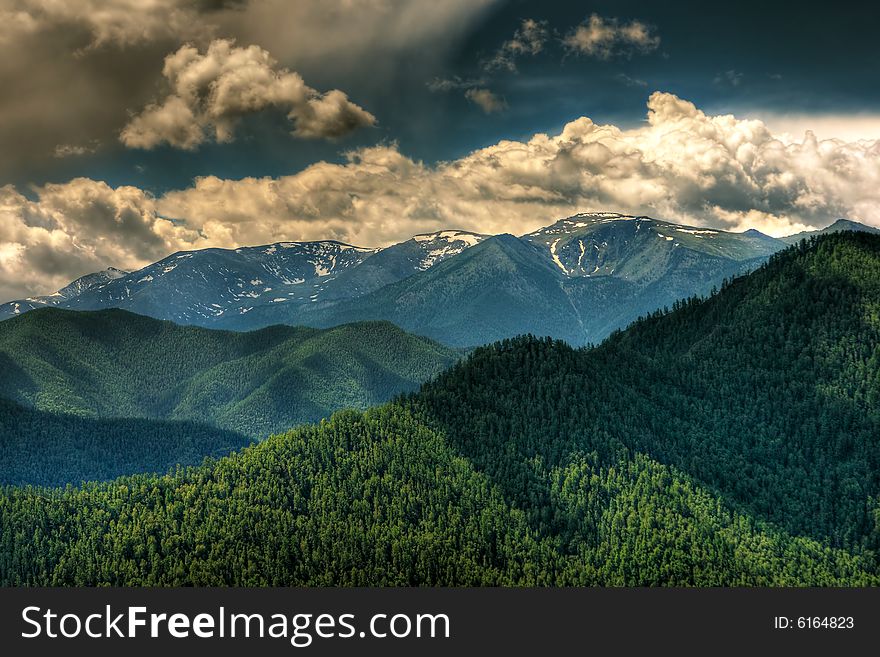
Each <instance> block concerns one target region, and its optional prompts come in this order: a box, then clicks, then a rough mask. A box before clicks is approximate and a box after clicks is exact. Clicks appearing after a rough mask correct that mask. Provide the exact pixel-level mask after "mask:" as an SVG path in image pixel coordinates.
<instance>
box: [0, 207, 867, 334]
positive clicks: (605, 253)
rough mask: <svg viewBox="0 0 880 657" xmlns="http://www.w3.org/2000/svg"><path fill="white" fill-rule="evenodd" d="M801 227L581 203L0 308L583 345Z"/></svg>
mask: <svg viewBox="0 0 880 657" xmlns="http://www.w3.org/2000/svg"><path fill="white" fill-rule="evenodd" d="M839 230H864V231H875V232H876V231H877V229H875V228H871V227H868V226H864V225H862V224H857V223H855V222H848V221H845V220H840V221H838V222H836V223H835V224H833V225H831V226H829V227H828V228H826V229H823V231H819V232H835V231H839ZM805 236H806V234H800V235H797V236H792V237H791V238H783V239H777V238H772V237H769V236H766V235H763V234H761V233H759V232H757V231H754V230H750V231H746V232H744V233H732V232H726V231H721V230H714V229H707V228H696V227H689V226H682V225H677V224H673V223H670V222H665V221H659V220H655V219H651V218H649V217H633V216H628V215H621V214H616V213H586V214H580V215H575V216H573V217H569V218H566V219H562V220H560V221H558V222H556V223H555V224H553V225H552V226H548V227H546V228H543V229H541V230H538V231H535V232H533V233H530V234H527V235H523V236H521V237H516V236H513V235H494V236H487V235H480V234H476V233H470V232H466V231H459V230H446V231H439V232H436V233H431V234H424V235H417V236H415V237H414V238H412V239H410V240H407V241H405V242H401V243H399V244H395V245H393V246H390V247H387V248H384V249H366V248H360V247H355V246H351V245H348V244H342V243H340V242H334V241H324V242H281V243H277V244H271V245H267V246H259V247H242V248H238V249H231V250H227V249H204V250H200V251H191V252H182V253H177V254H173V255H171V256H169V257H167V258H165V259H163V260H160V261H159V262H157V263H154V264H152V265H149V266H147V267H145V268H143V269H141V270H138V271H136V272H130V273H126V272H122V271H120V270H115V269H111V270H106V271H105V272H99V273H97V274H92V275H89V276H86V277H84V278H82V279H79V280H78V281H75V282H74V283H72V284H71V285H69V286H67V287H66V288H64V289H63V290H60V291H59V292H57V293H56V294H54V295H51V296H48V297H35V298H30V299H25V300H20V301H14V302H9V303H6V304H3V305H0V319H2V318H9V317H13V316H16V315H18V314H22V313H24V312H27V311H29V310H32V309H34V308H38V307H45V306H56V307H62V308H69V309H73V310H100V309H106V308H121V309H124V310H129V311H131V312H134V313H137V314H141V315H146V316H149V317H154V318H157V319H167V320H171V321H174V322H176V323H179V324H193V325H197V326H203V327H208V328H224V329H232V330H239V331H244V330H253V329H259V328H264V327H267V326H271V325H273V324H288V325H303V326H312V327H324V328H326V327H332V326H336V325H339V324H344V323H350V322H355V321H362V320H388V321H391V322H394V323H395V324H397V325H398V326H400V327H401V328H404V329H405V330H407V331H410V332H413V333H417V334H420V335H424V336H428V337H431V338H433V339H435V340H438V341H440V342H443V343H445V344H449V345H453V346H475V345H478V344H485V343H487V342H491V341H494V340H498V339H502V338H505V337H511V336H514V335H518V334H524V333H532V334H537V335H549V336H553V337H556V338H560V339H564V340H566V341H568V342H570V343H572V344H575V345H582V344H587V343H596V342H599V341H600V340H602V339H604V338H605V337H606V336H607V335H609V334H610V333H611V332H612V331H613V330H615V329H619V328H623V327H625V326H626V325H628V324H629V323H630V322H632V321H633V320H635V319H636V318H638V317H639V316H641V315H644V314H646V313H649V312H651V311H653V310H655V309H657V308H662V307H664V306H669V305H670V304H672V303H673V302H674V301H676V300H678V299H682V298H687V297H690V296H692V295H694V294H697V295H705V294H707V293H709V292H710V291H711V289H712V288H713V287H717V286H719V285H721V283H722V282H723V281H724V280H725V279H727V278H731V277H734V276H737V275H739V274H741V273H744V272H746V271H749V270H751V269H754V268H755V267H757V266H758V265H759V264H761V263H762V262H764V261H765V260H766V259H767V258H768V257H769V256H770V254H772V253H775V252H776V251H779V250H780V249H782V248H784V247H785V246H787V243H788V242H792V241H797V240H798V239H802V238H803V237H805Z"/></svg>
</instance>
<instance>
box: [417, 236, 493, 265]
mask: <svg viewBox="0 0 880 657" xmlns="http://www.w3.org/2000/svg"><path fill="white" fill-rule="evenodd" d="M486 237H487V236H486V235H480V234H478V233H471V232H468V231H466V230H440V231H437V232H435V233H422V234H420V235H416V236H414V237H413V240H415V241H416V242H417V243H418V244H419V246H421V247H422V250H423V251H424V252H425V256H424V257H423V258H422V260H421V262H420V263H419V265H418V268H419V269H421V270H425V269H428V268H429V267H433V266H434V265H436V264H437V263H438V262H441V261H442V260H445V259H446V258H449V257H451V256H455V255H458V254H459V253H461V252H462V251H464V250H465V249H469V248H470V247H472V246H475V245H477V244H479V243H480V242H482V241H483V240H484V239H486Z"/></svg>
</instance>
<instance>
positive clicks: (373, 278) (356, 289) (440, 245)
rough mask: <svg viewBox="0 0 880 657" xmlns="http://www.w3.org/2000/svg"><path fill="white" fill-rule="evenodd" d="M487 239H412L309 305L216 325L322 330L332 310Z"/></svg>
mask: <svg viewBox="0 0 880 657" xmlns="http://www.w3.org/2000/svg"><path fill="white" fill-rule="evenodd" d="M486 237H487V236H486V235H479V234H476V233H470V232H467V231H461V230H445V231H439V232H436V233H426V234H422V235H416V236H415V237H413V238H412V239H409V240H407V241H405V242H401V243H399V244H394V245H392V246H389V247H387V248H385V249H380V250H378V251H376V252H375V253H374V254H372V255H370V256H369V257H368V258H365V259H364V260H363V261H362V262H361V263H360V264H359V265H358V266H356V267H349V268H346V269H343V270H341V271H339V272H335V273H334V274H333V275H331V276H328V277H327V278H326V280H323V281H322V282H321V285H320V286H317V285H315V286H312V288H311V291H312V294H311V295H310V296H309V297H308V298H307V299H302V298H300V299H295V300H292V301H293V302H292V303H291V302H288V303H285V304H283V305H278V304H268V303H263V304H260V305H256V306H254V308H253V310H252V311H248V312H247V313H246V314H243V313H229V314H227V315H225V316H222V317H218V318H217V320H216V322H215V323H214V324H213V325H215V326H218V327H222V328H229V329H245V330H246V329H249V328H256V327H261V326H270V325H272V324H309V325H321V324H322V322H321V321H320V320H319V319H315V318H316V317H320V316H322V314H323V313H325V311H326V309H327V308H328V307H336V306H338V305H340V304H341V303H342V302H345V301H346V300H349V299H355V298H358V297H362V296H364V295H367V294H369V293H371V292H374V291H376V290H379V289H381V288H383V287H384V286H386V285H390V284H392V283H396V282H397V281H400V280H403V279H405V278H408V277H410V276H412V275H413V274H417V273H418V272H421V271H425V270H427V269H429V268H430V267H433V266H434V265H436V264H439V263H441V262H443V261H444V260H446V259H448V258H451V257H454V256H456V255H458V254H460V253H461V252H462V251H464V250H465V249H467V248H469V247H471V246H473V245H475V244H479V243H480V242H481V241H482V240H484V239H485V238H486Z"/></svg>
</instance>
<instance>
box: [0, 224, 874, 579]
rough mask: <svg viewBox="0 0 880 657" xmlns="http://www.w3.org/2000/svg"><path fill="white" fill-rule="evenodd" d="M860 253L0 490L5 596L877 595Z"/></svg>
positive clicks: (806, 252)
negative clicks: (183, 446)
mask: <svg viewBox="0 0 880 657" xmlns="http://www.w3.org/2000/svg"><path fill="white" fill-rule="evenodd" d="M878 437H880V237H877V236H872V235H868V234H841V235H830V236H824V237H820V238H818V239H814V240H811V241H810V242H809V243H803V244H800V245H798V246H796V247H792V248H791V249H789V250H787V251H786V252H784V253H782V254H780V255H778V256H774V257H773V258H772V259H771V260H770V262H769V263H768V264H767V265H766V266H764V267H763V268H761V269H760V270H758V271H757V272H755V273H753V274H751V275H749V276H747V277H744V278H740V279H736V280H735V281H733V282H732V283H728V284H725V285H724V287H723V289H722V290H721V291H720V292H719V293H718V294H717V295H714V296H712V297H711V298H709V299H708V300H705V301H700V300H696V299H692V300H690V301H686V302H682V303H677V304H676V305H675V308H674V309H672V311H671V312H668V313H665V312H658V313H656V314H655V315H654V316H652V317H650V318H647V319H644V320H642V321H640V322H638V323H637V324H636V325H634V326H632V327H631V328H630V329H628V330H627V331H624V332H622V333H618V334H614V335H613V336H612V337H611V338H610V339H609V340H608V341H607V342H605V343H603V344H602V345H600V346H599V347H596V348H592V349H577V350H576V349H572V348H571V347H569V346H567V345H565V344H563V343H561V342H557V341H553V340H549V339H538V338H534V337H531V336H526V337H522V338H517V339H514V340H507V341H504V342H501V343H497V344H494V345H490V346H487V347H483V348H480V349H478V350H476V351H474V352H473V353H472V354H471V355H470V356H469V357H468V358H467V359H466V360H465V361H463V362H461V363H459V364H457V365H455V366H453V367H452V368H451V369H449V370H448V371H446V372H445V373H444V374H442V375H441V376H439V377H438V378H437V379H436V380H434V381H432V382H430V383H428V384H426V385H424V386H423V387H422V389H421V391H420V392H419V393H417V394H413V395H408V396H405V397H402V398H399V399H397V400H396V401H394V402H393V403H390V404H387V405H385V406H383V407H380V408H378V409H373V410H371V411H368V412H366V413H365V414H361V413H355V412H345V413H342V414H338V415H336V416H334V417H333V419H332V420H331V421H329V422H323V423H321V425H319V426H312V427H302V428H299V429H296V430H294V431H292V432H289V433H287V434H285V435H279V436H275V437H273V438H271V439H270V440H268V441H266V442H264V443H261V444H258V445H254V446H252V447H249V448H247V449H245V450H243V451H242V452H240V453H238V454H236V455H234V456H232V457H229V458H224V459H220V460H219V461H216V462H210V463H206V464H205V465H203V466H200V467H197V468H193V469H189V470H179V471H176V472H173V473H171V474H169V475H167V476H137V477H129V478H123V479H120V480H116V481H113V482H109V483H104V484H94V485H87V486H85V487H83V488H80V489H74V488H68V489H66V490H47V489H35V488H6V489H5V490H4V493H3V494H2V496H0V527H2V532H0V575H2V580H3V581H4V582H5V583H8V584H105V583H106V584H162V585H171V584H313V585H315V584H318V585H330V584H360V585H367V584H420V585H434V584H449V585H463V584H517V585H520V584H538V585H544V584H604V585H620V584H626V585H697V586H702V585H865V584H878V583H880V579H878V577H880V574H878V561H877V550H878V548H880V532H878V525H880V507H878V495H880V490H878V488H880V486H878V483H880V482H878V478H880V477H878V475H880V468H878V466H880V438H878Z"/></svg>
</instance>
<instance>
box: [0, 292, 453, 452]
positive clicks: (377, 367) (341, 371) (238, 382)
mask: <svg viewBox="0 0 880 657" xmlns="http://www.w3.org/2000/svg"><path fill="white" fill-rule="evenodd" d="M457 357H458V353H457V352H455V351H453V350H451V349H448V348H446V347H442V346H440V345H438V344H436V343H433V342H431V341H430V340H427V339H425V338H420V337H416V336H410V335H407V334H406V333H404V332H403V331H401V330H399V329H398V328H396V327H394V326H391V325H390V324H387V323H364V324H358V325H352V326H339V327H335V328H333V329H330V330H327V331H321V330H318V329H309V328H302V327H299V328H297V327H287V326H276V327H270V328H267V329H263V330H261V331H257V332H252V333H233V332H226V331H213V330H208V329H202V328H198V327H181V326H177V325H175V324H172V323H171V322H162V321H158V320H154V319H150V318H147V317H142V316H139V315H133V314H131V313H127V312H125V311H121V310H107V311H100V312H84V313H76V312H71V311H66V310H58V309H45V310H39V311H34V312H32V313H28V314H26V315H23V316H22V317H18V318H15V319H12V320H9V321H7V322H3V323H2V324H0V363H2V366H3V368H4V372H6V373H7V375H6V376H4V377H3V378H2V380H0V397H3V398H6V399H9V400H12V401H15V402H17V403H20V404H23V405H27V406H32V407H34V408H36V409H38V410H43V411H50V412H61V413H71V414H76V415H80V416H86V417H131V418H135V417H137V418H152V419H175V420H194V421H198V422H208V423H211V424H215V425H217V426H221V427H224V428H229V429H234V430H236V431H240V432H242V433H245V434H247V435H249V436H252V437H257V438H259V437H263V436H265V435H266V434H268V433H270V432H272V431H278V430H281V429H283V428H286V427H290V426H293V425H295V424H298V423H300V422H306V421H315V420H318V419H320V418H322V417H326V416H328V415H329V414H330V413H331V412H333V411H334V410H337V409H339V408H343V407H346V406H352V407H360V408H364V407H366V406H369V405H372V404H376V403H379V402H382V401H384V400H386V399H388V398H389V397H391V396H393V395H395V394H399V393H401V392H404V391H407V390H413V389H414V388H415V387H417V385H418V384H419V383H421V382H422V381H424V380H426V379H428V378H430V377H431V376H433V375H435V374H437V373H438V372H439V371H441V370H442V369H443V368H445V367H446V366H448V365H449V364H450V363H452V362H454V360H455V359H456V358H457Z"/></svg>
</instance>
